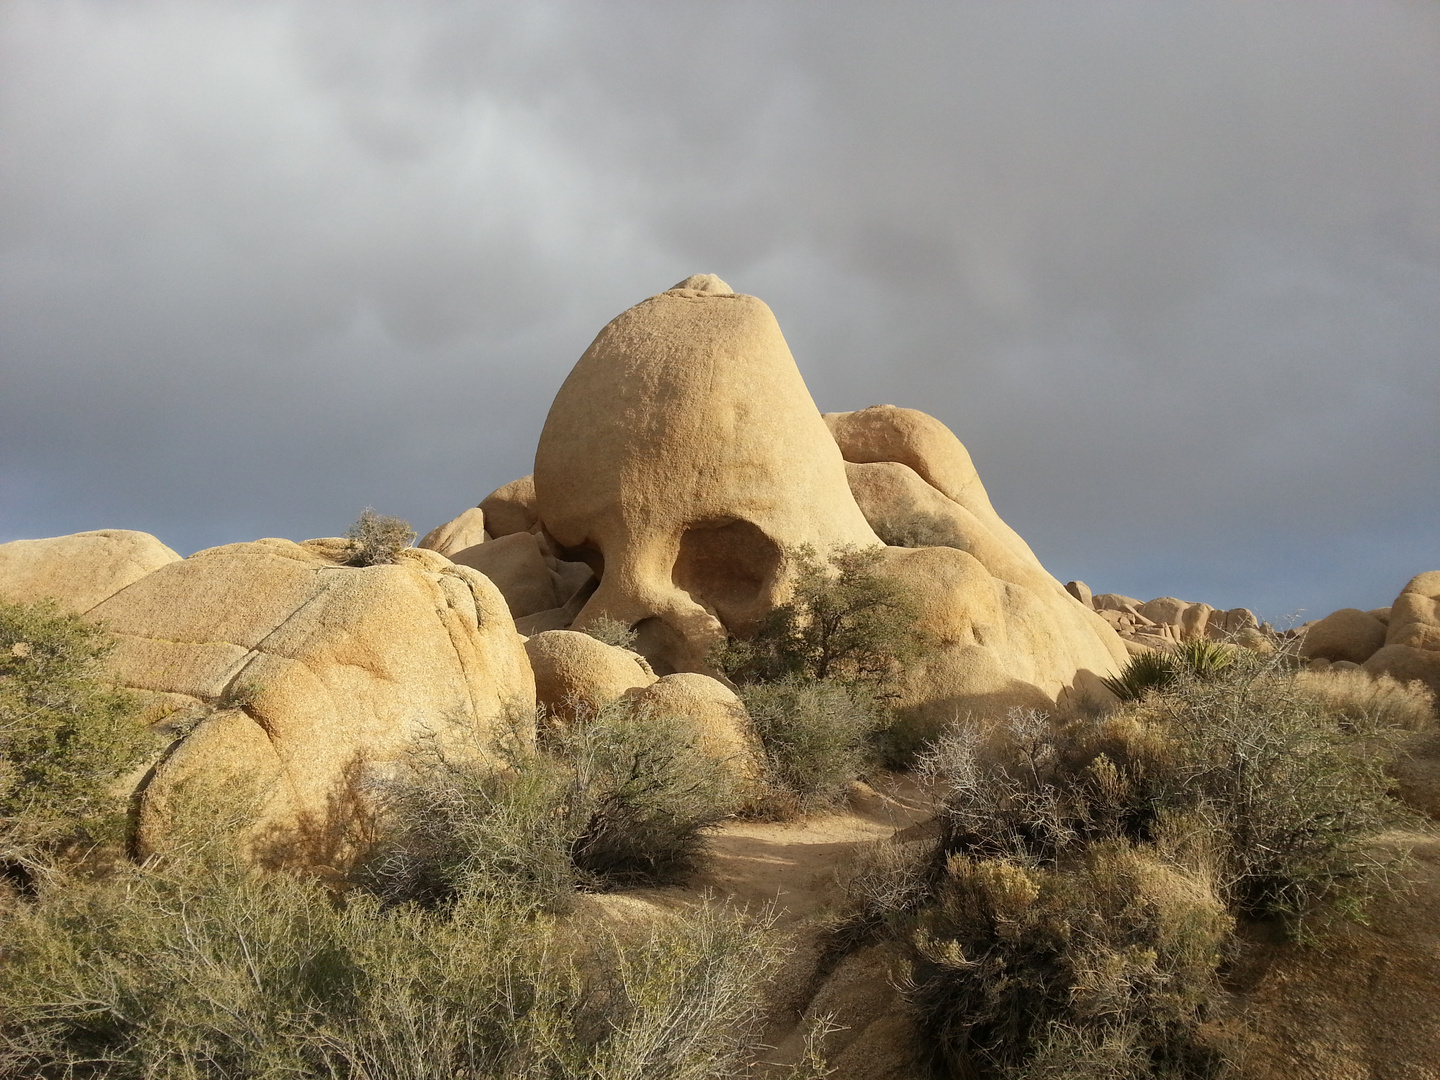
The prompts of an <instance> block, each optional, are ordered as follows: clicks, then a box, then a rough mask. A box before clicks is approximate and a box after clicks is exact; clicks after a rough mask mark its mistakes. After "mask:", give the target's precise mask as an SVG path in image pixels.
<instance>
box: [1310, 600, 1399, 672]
mask: <svg viewBox="0 0 1440 1080" xmlns="http://www.w3.org/2000/svg"><path fill="white" fill-rule="evenodd" d="M1384 644H1385V624H1384V623H1382V622H1381V621H1380V620H1379V619H1377V618H1376V617H1375V616H1374V615H1371V614H1370V613H1369V612H1365V611H1360V610H1359V609H1357V608H1341V609H1340V610H1339V611H1334V612H1331V613H1330V614H1329V615H1326V616H1325V618H1323V619H1321V620H1320V621H1319V622H1316V623H1312V624H1310V625H1309V626H1308V627H1306V628H1305V637H1304V639H1303V642H1302V644H1301V646H1300V655H1301V656H1303V657H1304V658H1305V659H1307V660H1316V659H1322V660H1329V661H1331V662H1332V663H1333V662H1334V661H1336V660H1348V661H1350V662H1351V663H1352V664H1363V663H1364V662H1365V661H1366V660H1369V659H1370V657H1372V656H1374V655H1375V653H1377V652H1378V651H1379V650H1380V647H1381V646H1382V645H1384Z"/></svg>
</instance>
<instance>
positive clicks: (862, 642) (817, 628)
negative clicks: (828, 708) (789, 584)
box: [718, 545, 920, 696]
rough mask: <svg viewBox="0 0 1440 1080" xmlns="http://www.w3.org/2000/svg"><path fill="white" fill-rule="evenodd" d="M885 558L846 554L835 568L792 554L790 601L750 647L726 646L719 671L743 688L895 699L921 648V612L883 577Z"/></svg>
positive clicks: (873, 553)
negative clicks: (828, 683)
mask: <svg viewBox="0 0 1440 1080" xmlns="http://www.w3.org/2000/svg"><path fill="white" fill-rule="evenodd" d="M884 551H885V549H884V548H881V547H874V548H854V547H845V548H840V549H839V550H837V551H836V552H835V553H834V554H832V555H831V556H830V559H829V562H828V563H822V562H821V561H820V560H819V558H818V557H817V556H816V554H815V551H814V549H813V548H811V547H809V546H808V545H807V546H804V547H801V548H798V549H797V550H795V551H794V552H792V553H791V558H792V559H793V561H794V563H795V567H796V575H795V589H794V593H793V594H792V596H791V598H790V600H789V601H788V602H786V603H784V604H781V605H780V606H779V607H777V608H775V609H774V610H773V611H772V612H770V614H769V615H768V616H767V617H766V619H765V621H764V622H763V623H762V624H761V626H760V629H759V630H758V631H757V632H756V634H755V636H754V637H753V638H751V639H750V640H749V641H743V642H730V643H727V644H726V645H725V646H723V647H722V648H721V650H720V652H719V653H718V659H719V661H720V666H721V667H722V668H724V669H725V670H726V672H727V673H728V674H729V675H730V676H731V677H732V678H734V679H735V680H736V681H738V682H776V681H778V680H780V679H785V678H796V677H798V678H803V679H835V680H838V681H839V682H842V683H845V684H847V685H849V686H852V687H861V688H865V689H867V690H870V691H872V692H877V693H879V694H880V696H888V693H887V692H888V691H889V689H890V687H891V686H892V684H893V682H894V680H895V678H896V676H897V675H898V674H899V673H900V671H901V669H902V668H903V665H904V663H905V661H906V660H908V659H910V658H911V657H912V656H913V655H914V654H915V653H916V652H917V651H918V649H919V648H920V642H919V640H918V637H917V634H916V631H915V621H916V618H917V616H918V610H919V608H918V604H917V603H916V601H915V598H914V597H913V596H912V595H911V594H910V592H909V591H908V590H907V589H906V588H905V586H904V585H903V584H902V583H901V582H899V581H897V580H895V579H894V578H891V577H888V576H886V575H885V574H884V573H882V571H881V559H882V557H883V555H884Z"/></svg>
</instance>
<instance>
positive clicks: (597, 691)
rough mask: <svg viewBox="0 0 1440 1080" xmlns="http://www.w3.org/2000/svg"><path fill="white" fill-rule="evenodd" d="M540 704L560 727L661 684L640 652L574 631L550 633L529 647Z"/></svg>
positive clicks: (546, 632)
mask: <svg viewBox="0 0 1440 1080" xmlns="http://www.w3.org/2000/svg"><path fill="white" fill-rule="evenodd" d="M525 652H526V655H528V656H529V658H530V667H531V670H532V671H533V672H534V673H535V699H536V701H537V702H538V703H539V704H540V705H542V706H544V708H545V709H546V710H547V711H548V712H549V714H550V715H551V716H552V717H554V718H555V719H556V720H559V721H560V722H561V723H574V722H575V721H576V720H581V721H583V720H584V719H585V718H586V717H587V716H593V715H594V714H595V713H596V712H597V711H598V710H599V709H600V708H602V707H603V706H605V705H609V704H610V703H611V702H614V701H619V700H620V698H622V697H623V696H624V695H625V691H627V690H631V689H634V688H636V687H647V686H649V685H651V684H652V683H654V682H655V681H656V679H655V673H654V672H653V671H652V670H651V669H650V666H649V664H648V663H647V662H646V661H645V659H644V658H643V657H641V656H640V655H639V654H637V653H632V652H630V651H629V650H627V649H621V648H617V647H616V646H614V645H606V644H605V643H604V642H603V641H600V640H598V639H596V638H593V637H591V636H590V635H589V634H582V633H580V632H578V631H575V630H547V631H544V632H543V633H537V634H536V635H535V636H534V637H532V638H530V640H529V641H527V642H525Z"/></svg>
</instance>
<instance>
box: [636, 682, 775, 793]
mask: <svg viewBox="0 0 1440 1080" xmlns="http://www.w3.org/2000/svg"><path fill="white" fill-rule="evenodd" d="M625 697H626V698H629V699H630V700H631V701H633V702H635V704H636V706H637V707H639V708H640V709H649V710H652V711H653V712H655V713H656V714H659V715H664V716H678V717H682V718H684V719H685V720H688V721H690V722H691V723H692V724H694V725H695V731H696V734H697V742H698V744H699V746H700V749H701V750H703V751H704V752H705V753H706V754H707V755H709V756H710V757H713V758H714V759H715V760H716V761H717V762H720V763H723V765H724V767H725V768H727V769H729V770H730V771H731V772H732V773H733V774H734V775H735V776H736V777H737V778H740V779H743V780H754V779H757V778H758V777H759V775H760V757H759V751H758V747H757V745H756V741H755V735H754V732H753V731H752V730H751V726H750V716H749V714H748V713H746V711H745V706H744V705H743V704H742V703H741V701H740V698H739V697H737V696H736V694H735V692H734V691H733V690H731V689H730V688H729V687H728V686H726V685H724V684H723V683H720V682H717V681H716V680H714V679H712V678H709V677H708V676H705V675H697V674H694V673H692V672H682V673H679V674H676V675H666V676H665V677H664V678H663V679H660V680H659V681H657V682H653V683H651V684H650V685H648V686H637V687H632V688H631V689H629V690H627V691H625Z"/></svg>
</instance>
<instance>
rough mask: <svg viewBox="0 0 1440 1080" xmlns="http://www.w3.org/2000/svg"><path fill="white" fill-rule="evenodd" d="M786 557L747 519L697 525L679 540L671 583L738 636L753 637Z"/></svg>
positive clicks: (686, 531) (776, 545) (689, 528)
mask: <svg viewBox="0 0 1440 1080" xmlns="http://www.w3.org/2000/svg"><path fill="white" fill-rule="evenodd" d="M783 559H784V553H783V551H782V550H781V548H780V545H779V544H777V543H776V542H775V541H774V540H772V539H770V537H768V536H766V535H765V534H764V533H763V532H762V531H761V530H760V528H759V526H757V525H754V524H752V523H751V522H748V521H737V520H733V519H732V520H721V521H713V522H697V523H695V524H692V525H690V526H689V527H688V528H686V530H685V532H684V534H683V535H682V536H681V537H680V553H679V555H678V556H677V557H676V559H675V566H674V569H673V570H672V571H671V580H672V581H674V583H675V584H676V585H677V586H678V587H679V588H681V589H684V590H685V591H686V592H687V593H689V594H690V595H691V596H692V597H693V598H694V599H695V602H696V603H698V604H701V605H703V606H705V607H708V608H710V609H711V610H713V611H714V613H715V616H716V617H717V618H718V619H719V620H720V621H721V622H722V623H724V624H725V628H726V629H727V630H729V631H730V632H731V633H733V634H740V635H742V636H747V635H749V634H751V633H754V631H755V628H756V626H757V625H758V622H759V619H760V617H761V615H762V614H764V608H765V607H766V606H767V605H766V603H765V600H766V597H765V593H766V592H767V590H768V589H769V588H770V586H771V584H772V583H773V582H774V580H775V576H776V574H777V573H778V571H779V569H780V565H781V563H782V561H783Z"/></svg>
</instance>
